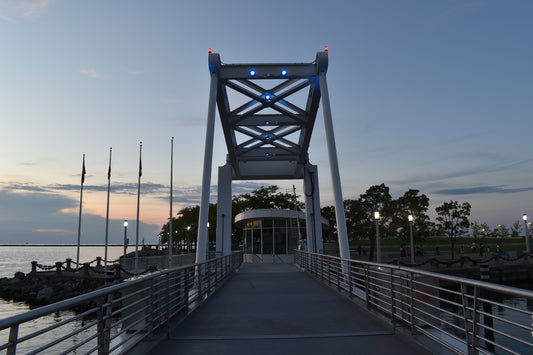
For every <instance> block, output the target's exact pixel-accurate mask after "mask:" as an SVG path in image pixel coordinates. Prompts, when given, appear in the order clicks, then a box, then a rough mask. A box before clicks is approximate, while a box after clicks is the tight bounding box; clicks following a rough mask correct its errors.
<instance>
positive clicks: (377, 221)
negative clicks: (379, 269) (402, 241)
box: [374, 211, 381, 263]
mask: <svg viewBox="0 0 533 355" xmlns="http://www.w3.org/2000/svg"><path fill="white" fill-rule="evenodd" d="M374 219H375V220H376V247H377V262H378V263H381V243H380V240H379V212H378V211H376V212H374Z"/></svg>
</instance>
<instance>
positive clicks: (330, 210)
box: [320, 206, 338, 241]
mask: <svg viewBox="0 0 533 355" xmlns="http://www.w3.org/2000/svg"><path fill="white" fill-rule="evenodd" d="M320 214H321V215H322V217H323V218H325V219H326V220H327V221H328V224H329V226H328V227H327V228H325V229H323V230H322V236H323V238H324V241H335V240H337V239H338V238H337V217H336V216H335V207H333V206H326V207H322V208H321V209H320Z"/></svg>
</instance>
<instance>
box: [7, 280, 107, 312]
mask: <svg viewBox="0 0 533 355" xmlns="http://www.w3.org/2000/svg"><path fill="white" fill-rule="evenodd" d="M104 286H105V280H104V279H103V278H91V277H89V278H79V277H72V276H68V277H67V276H61V275H54V274H53V273H50V274H47V275H46V274H45V273H38V274H37V273H29V274H27V275H26V274H24V273H22V272H17V273H15V275H14V277H13V278H7V277H5V278H2V279H0V297H1V298H3V299H4V300H6V301H15V302H26V303H27V304H28V305H29V306H30V308H32V309H33V308H37V307H41V306H45V305H48V304H51V303H55V302H59V301H62V300H65V299H67V298H71V297H75V296H79V295H82V294H84V293H87V292H91V291H94V290H97V289H100V288H103V287H104Z"/></svg>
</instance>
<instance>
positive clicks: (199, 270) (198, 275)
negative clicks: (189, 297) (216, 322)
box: [196, 264, 204, 301]
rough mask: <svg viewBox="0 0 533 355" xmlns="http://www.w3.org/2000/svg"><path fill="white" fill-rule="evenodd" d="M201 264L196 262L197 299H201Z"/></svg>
mask: <svg viewBox="0 0 533 355" xmlns="http://www.w3.org/2000/svg"><path fill="white" fill-rule="evenodd" d="M202 266H204V264H198V272H197V273H196V275H197V281H196V282H197V285H198V300H199V301H201V300H202Z"/></svg>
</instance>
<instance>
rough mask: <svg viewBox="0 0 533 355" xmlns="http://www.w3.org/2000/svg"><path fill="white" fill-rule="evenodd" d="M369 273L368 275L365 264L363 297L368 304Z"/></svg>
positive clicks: (368, 304)
mask: <svg viewBox="0 0 533 355" xmlns="http://www.w3.org/2000/svg"><path fill="white" fill-rule="evenodd" d="M368 279H369V275H368V265H365V297H366V305H367V306H370V287H369V280H368Z"/></svg>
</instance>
